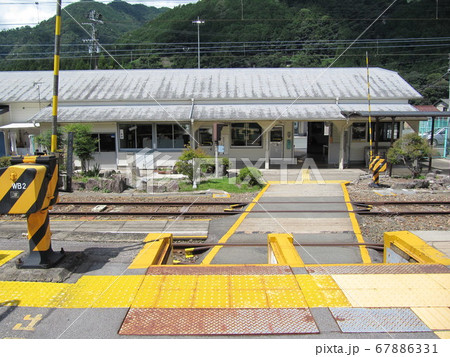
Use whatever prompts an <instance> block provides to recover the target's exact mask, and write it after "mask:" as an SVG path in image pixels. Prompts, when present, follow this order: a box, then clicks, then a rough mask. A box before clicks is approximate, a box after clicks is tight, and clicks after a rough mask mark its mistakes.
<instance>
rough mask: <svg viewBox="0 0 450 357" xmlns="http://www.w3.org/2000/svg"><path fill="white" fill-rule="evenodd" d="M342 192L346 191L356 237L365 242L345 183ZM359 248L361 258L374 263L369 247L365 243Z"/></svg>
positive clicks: (345, 194) (347, 204) (345, 197)
mask: <svg viewBox="0 0 450 357" xmlns="http://www.w3.org/2000/svg"><path fill="white" fill-rule="evenodd" d="M341 187H342V192H343V193H344V201H345V202H346V206H347V209H348V211H349V216H350V221H351V222H352V227H353V232H354V233H355V236H356V239H357V240H358V242H359V243H365V242H364V238H363V236H362V234H361V229H360V228H359V224H358V221H357V219H356V215H355V214H354V213H353V212H351V211H353V206H352V204H351V203H349V202H350V195H349V194H348V191H347V187H346V184H345V183H341ZM359 250H360V252H361V259H362V261H363V263H365V264H370V263H372V260H371V259H370V255H369V251H368V250H367V248H366V247H365V246H363V245H361V246H360V247H359Z"/></svg>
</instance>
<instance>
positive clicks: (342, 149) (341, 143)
mask: <svg viewBox="0 0 450 357" xmlns="http://www.w3.org/2000/svg"><path fill="white" fill-rule="evenodd" d="M346 119H347V122H346V123H345V124H344V125H343V126H342V129H341V137H340V139H339V170H344V156H345V142H344V139H345V131H346V130H347V129H348V128H349V127H350V125H351V124H350V123H349V119H348V116H346Z"/></svg>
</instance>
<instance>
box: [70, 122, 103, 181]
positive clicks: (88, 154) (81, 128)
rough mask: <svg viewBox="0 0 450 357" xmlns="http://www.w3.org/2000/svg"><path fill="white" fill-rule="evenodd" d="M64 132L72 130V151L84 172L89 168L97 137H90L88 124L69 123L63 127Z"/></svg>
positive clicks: (95, 148)
mask: <svg viewBox="0 0 450 357" xmlns="http://www.w3.org/2000/svg"><path fill="white" fill-rule="evenodd" d="M64 131H65V132H66V133H70V132H73V133H74V134H73V151H74V153H75V155H77V156H78V158H79V159H80V161H81V171H82V172H83V173H85V172H86V171H87V170H88V169H89V161H90V160H92V159H93V158H94V157H93V156H92V154H93V153H94V152H95V151H96V150H97V145H98V139H94V138H92V135H91V126H90V125H88V124H79V123H76V124H69V125H67V126H65V127H64Z"/></svg>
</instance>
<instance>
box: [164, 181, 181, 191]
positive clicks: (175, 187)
mask: <svg viewBox="0 0 450 357" xmlns="http://www.w3.org/2000/svg"><path fill="white" fill-rule="evenodd" d="M165 186H166V188H167V192H177V191H179V190H180V185H179V184H178V181H174V180H172V181H169V182H167V184H165Z"/></svg>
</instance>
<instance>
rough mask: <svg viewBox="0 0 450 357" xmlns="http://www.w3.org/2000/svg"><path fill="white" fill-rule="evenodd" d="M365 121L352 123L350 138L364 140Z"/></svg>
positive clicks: (365, 137)
mask: <svg viewBox="0 0 450 357" xmlns="http://www.w3.org/2000/svg"><path fill="white" fill-rule="evenodd" d="M366 127H367V126H366V123H353V124H352V140H354V141H366V139H367V135H366V131H367V129H366Z"/></svg>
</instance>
